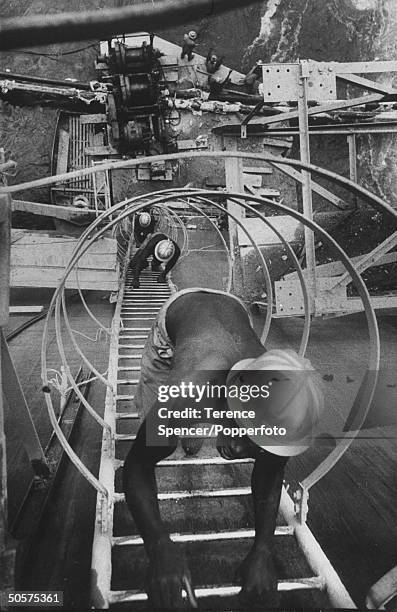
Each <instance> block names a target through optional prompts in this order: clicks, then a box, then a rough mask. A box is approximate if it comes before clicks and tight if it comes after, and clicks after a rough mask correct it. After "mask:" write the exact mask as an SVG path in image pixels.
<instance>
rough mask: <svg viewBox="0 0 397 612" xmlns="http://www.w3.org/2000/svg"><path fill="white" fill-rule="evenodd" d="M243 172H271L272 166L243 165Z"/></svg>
mask: <svg viewBox="0 0 397 612" xmlns="http://www.w3.org/2000/svg"><path fill="white" fill-rule="evenodd" d="M243 172H244V174H273V168H271V167H270V166H267V165H266V166H244V168H243Z"/></svg>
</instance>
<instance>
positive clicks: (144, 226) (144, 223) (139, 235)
mask: <svg viewBox="0 0 397 612" xmlns="http://www.w3.org/2000/svg"><path fill="white" fill-rule="evenodd" d="M155 225H156V219H155V216H154V214H153V211H152V209H151V207H150V206H148V207H147V208H144V209H142V210H140V211H139V212H138V213H136V215H135V223H134V238H135V244H136V245H137V246H141V244H142V243H143V242H144V241H145V239H146V238H147V236H148V235H149V234H153V232H154V228H155Z"/></svg>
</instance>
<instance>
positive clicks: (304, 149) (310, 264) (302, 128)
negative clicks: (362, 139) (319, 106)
mask: <svg viewBox="0 0 397 612" xmlns="http://www.w3.org/2000/svg"><path fill="white" fill-rule="evenodd" d="M303 73H304V64H300V78H299V82H298V83H297V91H298V114H299V147H300V158H301V160H302V162H303V163H305V164H310V138H309V115H308V98H307V96H308V78H307V77H305V76H303ZM301 175H302V199H303V214H304V215H305V217H306V219H309V221H313V201H312V187H311V174H310V172H308V171H307V170H302V171H301ZM304 235H305V256H306V269H307V283H308V288H309V296H310V312H313V313H314V308H315V299H316V293H317V283H316V250H315V247H314V233H313V232H312V230H311V229H310V228H309V227H306V226H305V229H304Z"/></svg>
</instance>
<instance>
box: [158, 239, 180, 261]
mask: <svg viewBox="0 0 397 612" xmlns="http://www.w3.org/2000/svg"><path fill="white" fill-rule="evenodd" d="M174 253H175V245H174V243H173V242H172V240H170V239H169V238H167V240H160V242H158V243H157V244H156V247H155V249H154V256H155V257H156V259H158V260H159V261H163V262H166V261H168V260H169V259H171V257H172V256H173V255H174Z"/></svg>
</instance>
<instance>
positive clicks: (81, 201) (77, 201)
mask: <svg viewBox="0 0 397 612" xmlns="http://www.w3.org/2000/svg"><path fill="white" fill-rule="evenodd" d="M72 203H73V206H75V207H76V208H89V207H90V201H89V199H88V198H87V196H85V195H77V196H74V198H73V202H72Z"/></svg>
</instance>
